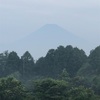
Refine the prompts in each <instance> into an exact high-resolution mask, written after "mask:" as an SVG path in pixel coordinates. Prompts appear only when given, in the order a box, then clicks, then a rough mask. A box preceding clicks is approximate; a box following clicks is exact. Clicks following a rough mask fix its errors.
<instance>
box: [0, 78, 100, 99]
mask: <svg viewBox="0 0 100 100" xmlns="http://www.w3.org/2000/svg"><path fill="white" fill-rule="evenodd" d="M30 87H31V88H25V87H24V86H23V85H22V84H21V82H19V81H18V80H16V79H14V78H3V79H1V80H0V100H100V97H99V96H98V95H95V94H94V92H93V90H91V88H86V87H84V86H80V85H79V86H76V84H75V83H74V82H72V81H71V80H70V82H69V81H65V80H55V79H51V78H48V79H42V80H36V81H33V82H32V83H31V86H30Z"/></svg>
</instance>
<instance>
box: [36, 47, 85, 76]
mask: <svg viewBox="0 0 100 100" xmlns="http://www.w3.org/2000/svg"><path fill="white" fill-rule="evenodd" d="M86 61H87V56H86V55H85V52H84V51H83V50H79V49H78V48H73V47H72V46H67V47H65V48H64V47H63V46H59V47H58V48H57V49H56V50H54V49H51V50H49V51H48V53H47V55H46V57H43V58H41V59H39V60H38V61H37V63H36V67H37V69H41V72H40V73H38V74H40V75H44V76H45V75H46V76H51V77H52V76H53V77H57V76H58V75H59V74H60V73H61V72H62V70H63V69H64V68H66V70H67V72H68V73H69V75H70V76H72V77H73V76H74V75H76V73H77V71H78V70H79V69H80V68H81V66H82V65H83V63H85V62H86ZM44 72H45V73H44Z"/></svg>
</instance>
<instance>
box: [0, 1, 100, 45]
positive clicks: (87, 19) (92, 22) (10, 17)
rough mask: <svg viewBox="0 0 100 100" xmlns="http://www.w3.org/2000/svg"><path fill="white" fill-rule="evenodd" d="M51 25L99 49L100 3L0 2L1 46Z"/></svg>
mask: <svg viewBox="0 0 100 100" xmlns="http://www.w3.org/2000/svg"><path fill="white" fill-rule="evenodd" d="M49 23H52V24H57V25H59V26H61V27H63V28H65V29H66V30H68V31H70V32H72V33H74V34H76V35H78V36H80V37H82V38H85V39H87V40H89V41H90V42H91V43H94V44H96V45H99V44H100V0H0V44H2V45H3V44H5V43H6V44H7V43H8V42H12V41H15V40H17V39H20V38H22V37H24V36H26V35H28V34H30V33H32V32H34V31H35V30H37V29H39V28H40V27H41V26H43V25H45V24H49Z"/></svg>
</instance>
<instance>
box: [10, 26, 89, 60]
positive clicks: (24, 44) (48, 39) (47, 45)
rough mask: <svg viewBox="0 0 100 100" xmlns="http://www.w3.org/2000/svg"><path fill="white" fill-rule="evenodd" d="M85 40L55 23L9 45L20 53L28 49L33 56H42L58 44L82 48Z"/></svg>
mask: <svg viewBox="0 0 100 100" xmlns="http://www.w3.org/2000/svg"><path fill="white" fill-rule="evenodd" d="M86 44H87V42H86V41H84V40H82V39H80V38H79V37H77V36H75V35H74V34H72V33H70V32H68V31H67V30H65V29H63V28H62V27H60V26H58V25H56V24H47V25H44V26H43V27H41V28H40V29H38V30H37V31H35V32H33V33H32V34H30V35H29V36H27V37H26V38H24V39H22V40H20V41H17V42H16V43H13V44H12V45H10V50H15V51H17V52H18V53H19V54H21V55H22V53H23V52H25V51H27V50H28V51H29V52H30V53H31V54H32V55H33V57H35V58H39V57H40V56H44V55H45V54H46V52H47V51H48V50H49V49H51V48H56V47H58V46H59V45H64V46H66V45H73V46H77V47H79V48H82V49H84V47H85V46H86Z"/></svg>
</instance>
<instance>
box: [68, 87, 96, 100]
mask: <svg viewBox="0 0 100 100" xmlns="http://www.w3.org/2000/svg"><path fill="white" fill-rule="evenodd" d="M68 95H69V98H68V100H94V93H93V91H92V90H91V89H87V88H84V87H83V86H80V87H76V88H72V89H70V90H69V92H68Z"/></svg>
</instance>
